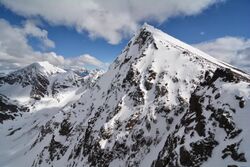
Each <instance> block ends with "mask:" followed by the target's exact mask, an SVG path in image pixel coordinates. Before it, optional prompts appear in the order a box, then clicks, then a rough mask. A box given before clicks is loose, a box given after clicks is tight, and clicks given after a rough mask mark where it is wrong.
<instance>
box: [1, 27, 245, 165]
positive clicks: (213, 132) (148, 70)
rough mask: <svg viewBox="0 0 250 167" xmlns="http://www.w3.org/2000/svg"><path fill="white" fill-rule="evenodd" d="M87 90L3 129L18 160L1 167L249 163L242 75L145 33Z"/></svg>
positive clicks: (171, 41)
mask: <svg viewBox="0 0 250 167" xmlns="http://www.w3.org/2000/svg"><path fill="white" fill-rule="evenodd" d="M54 88H59V89H60V88H61V87H58V86H57V84H55V86H54ZM84 90H85V91H84V92H83V93H82V94H81V97H80V98H79V99H76V100H74V101H71V102H70V103H68V104H66V105H65V106H64V107H63V108H61V109H59V110H57V111H56V112H54V114H53V115H50V116H46V117H42V118H41V117H39V118H38V117H37V116H36V115H38V116H41V115H39V113H40V112H38V113H34V115H32V116H27V117H26V118H25V119H26V120H25V126H22V125H23V119H24V118H18V119H17V120H16V122H17V123H12V122H11V121H9V122H7V123H8V124H3V125H2V126H3V127H4V128H5V130H1V131H0V132H1V134H2V135H1V136H4V137H5V138H8V139H12V140H13V142H10V143H9V145H10V146H12V145H17V146H18V151H17V152H16V153H14V155H13V154H4V155H3V156H2V157H1V156H0V157H1V158H0V165H2V166H4V165H9V166H16V165H17V164H19V165H21V164H23V165H24V164H25V166H74V167H78V166H79V167H80V166H110V167H112V166H114V167H117V166H127V167H130V166H131V167H132V166H133V167H134V166H143V167H144V166H149V167H163V166H169V167H199V166H203V167H208V166H247V165H249V164H250V162H249V161H250V149H249V148H250V135H249V134H250V128H249V127H248V119H249V118H250V113H249V108H250V106H249V102H250V99H249V95H250V89H249V76H248V75H247V74H245V73H243V72H241V71H240V70H237V69H235V68H234V67H232V66H230V65H227V64H225V63H223V62H220V61H219V60H216V59H214V58H212V57H210V56H208V55H206V54H205V53H203V52H201V51H199V50H197V49H195V48H193V47H191V46H189V45H187V44H184V43H182V42H180V41H179V40H177V39H174V38H173V37H170V36H168V35H167V34H165V33H163V32H161V31H160V30H157V29H155V28H153V27H151V26H149V25H144V26H143V27H142V28H141V29H140V30H139V31H138V32H137V33H136V34H135V36H134V37H133V38H132V39H131V41H130V42H129V43H128V45H127V46H126V48H125V49H124V50H123V51H122V54H121V55H120V56H118V57H117V59H116V60H115V61H114V62H113V63H112V64H111V65H110V67H109V70H108V71H107V72H106V73H105V74H103V75H102V76H101V77H100V78H99V79H97V80H96V81H95V82H94V83H93V84H92V85H90V86H88V88H86V89H84ZM55 92H57V91H55ZM59 92H60V91H59ZM5 126H6V127H5ZM20 127H23V128H22V129H19V128H20ZM8 128H9V129H8ZM11 128H12V129H11ZM2 129H3V128H2ZM8 134H11V135H9V136H6V135H8ZM2 138H3V137H1V140H2V141H4V142H6V143H7V141H5V140H3V139H2ZM14 139H18V140H14ZM26 139H28V140H29V142H28V143H25V144H23V140H26ZM11 148H12V147H7V146H6V147H4V149H5V150H7V149H10V151H12V149H13V148H12V149H11ZM0 155H2V154H0ZM26 157H29V158H28V160H27V158H26ZM13 158H14V159H15V160H14V161H11V162H10V161H8V160H9V159H13ZM24 160H27V161H24Z"/></svg>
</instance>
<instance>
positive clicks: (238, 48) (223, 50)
mask: <svg viewBox="0 0 250 167" xmlns="http://www.w3.org/2000/svg"><path fill="white" fill-rule="evenodd" d="M194 46H195V47H197V48H199V49H201V50H202V51H204V52H206V53H208V54H209V55H211V56H214V57H215V58H218V59H220V60H222V61H225V62H227V63H229V64H232V65H234V66H236V67H238V68H241V69H243V70H245V71H247V72H250V39H244V38H240V37H229V36H228V37H222V38H218V39H215V40H212V41H207V42H202V43H199V44H195V45H194Z"/></svg>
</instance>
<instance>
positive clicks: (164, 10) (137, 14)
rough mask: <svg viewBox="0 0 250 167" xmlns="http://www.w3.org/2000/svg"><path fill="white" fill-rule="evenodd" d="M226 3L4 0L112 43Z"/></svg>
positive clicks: (212, 0)
mask: <svg viewBox="0 0 250 167" xmlns="http://www.w3.org/2000/svg"><path fill="white" fill-rule="evenodd" d="M222 1H225V0H197V1H194V0H70V1H69V0H60V1H51V0H1V1H0V3H2V4H3V5H5V6H6V7H7V8H9V9H11V10H12V11H14V12H16V13H18V14H20V15H23V16H26V17H36V16H39V17H42V18H43V19H45V20H46V21H48V22H50V23H51V24H55V25H65V26H69V27H74V28H76V30H77V31H78V32H84V31H87V32H88V34H89V36H90V37H91V38H98V37H102V38H104V39H106V40H107V41H108V42H109V43H111V44H117V43H119V41H120V40H121V39H122V38H124V37H126V36H128V35H130V34H131V33H133V32H134V31H135V30H136V29H137V28H138V26H139V23H140V22H144V21H146V20H152V21H157V22H158V23H161V22H163V21H166V20H167V19H169V18H171V17H175V16H189V15H195V14H198V13H200V12H202V11H203V10H204V9H206V8H208V7H209V6H211V5H213V4H215V3H219V2H222Z"/></svg>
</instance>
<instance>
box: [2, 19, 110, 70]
mask: <svg viewBox="0 0 250 167" xmlns="http://www.w3.org/2000/svg"><path fill="white" fill-rule="evenodd" d="M0 30H1V31H0V70H8V69H16V68H20V67H23V66H26V65H28V64H31V63H33V62H36V61H48V62H50V63H51V64H54V65H56V66H60V67H66V68H71V66H74V68H83V67H84V66H86V65H92V66H95V67H99V68H102V67H105V64H104V63H102V62H101V61H100V60H98V59H96V58H95V57H92V56H90V55H81V56H78V57H75V58H64V57H63V56H62V55H57V54H56V53H54V52H40V51H35V50H33V49H32V47H31V46H29V44H28V36H33V37H36V38H38V39H39V40H41V42H42V43H43V44H44V45H45V46H46V47H54V46H55V44H54V42H53V41H51V40H50V39H48V36H47V35H48V33H47V31H45V30H42V29H40V28H39V27H37V26H36V25H35V24H34V23H32V22H29V21H28V22H26V23H25V24H24V25H23V26H22V27H17V26H12V25H10V24H9V23H8V22H7V21H6V20H4V19H0Z"/></svg>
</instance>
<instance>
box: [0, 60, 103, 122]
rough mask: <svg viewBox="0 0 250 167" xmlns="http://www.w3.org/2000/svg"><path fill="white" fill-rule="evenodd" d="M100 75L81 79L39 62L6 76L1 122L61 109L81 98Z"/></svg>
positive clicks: (0, 89)
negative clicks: (54, 108)
mask: <svg viewBox="0 0 250 167" xmlns="http://www.w3.org/2000/svg"><path fill="white" fill-rule="evenodd" d="M100 75H101V72H98V73H97V72H96V73H95V72H89V74H88V75H85V76H84V77H82V76H79V75H78V74H77V73H76V72H74V71H70V70H68V71H65V70H63V69H60V68H58V67H55V66H53V65H51V64H49V63H48V62H36V63H33V64H31V65H29V66H27V67H24V68H22V69H20V70H17V71H14V72H11V73H9V74H8V75H3V76H2V77H0V103H1V111H2V113H0V115H1V116H0V122H2V121H3V120H6V119H14V118H15V116H14V115H22V113H23V112H29V111H31V112H34V111H37V110H41V108H44V109H49V108H51V107H59V108H60V107H62V106H64V105H66V104H67V103H68V102H70V101H73V100H76V99H77V98H79V97H80V96H81V94H82V92H83V91H84V90H85V89H87V88H88V87H90V85H92V84H93V82H94V80H96V79H97V78H98V76H100ZM19 111H20V112H19ZM3 112H4V113H3Z"/></svg>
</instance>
